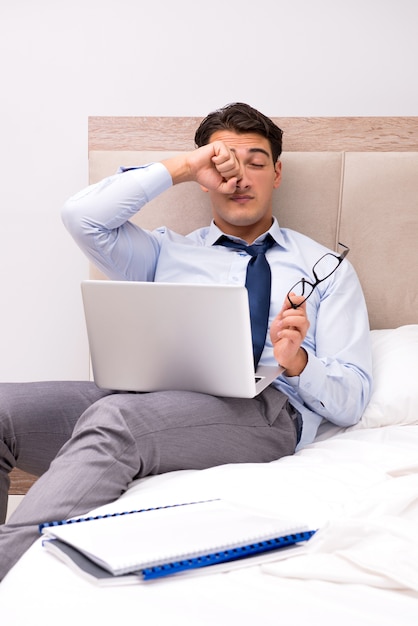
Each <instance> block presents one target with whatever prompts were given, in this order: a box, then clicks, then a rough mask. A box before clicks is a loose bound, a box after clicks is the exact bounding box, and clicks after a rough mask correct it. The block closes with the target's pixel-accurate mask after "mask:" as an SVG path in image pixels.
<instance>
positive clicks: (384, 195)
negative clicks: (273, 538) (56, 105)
mask: <svg viewBox="0 0 418 626" xmlns="http://www.w3.org/2000/svg"><path fill="white" fill-rule="evenodd" d="M275 120H276V121H277V122H278V123H279V124H280V125H281V127H282V128H283V129H284V133H285V134H284V154H283V159H282V161H283V184H282V186H281V187H280V189H278V190H277V192H276V195H275V200H274V203H275V206H274V212H275V214H276V215H277V216H278V218H279V221H280V224H281V225H282V226H287V227H290V228H295V229H297V230H300V231H302V232H304V233H306V234H307V235H309V236H311V237H314V238H315V239H317V240H319V241H320V242H321V243H324V244H325V245H328V246H329V247H331V248H335V247H336V244H337V242H338V241H341V242H343V243H345V244H346V245H348V246H350V248H351V252H350V257H349V258H350V260H351V262H352V263H353V265H354V266H355V267H356V269H357V272H358V274H359V277H360V280H361V282H362V285H363V289H364V292H365V296H366V300H367V304H368V310H369V317H370V326H371V336H372V349H373V374H374V388H373V394H372V398H371V401H370V403H369V405H368V407H367V409H366V411H365V413H364V416H363V418H362V420H361V422H360V423H359V424H358V425H356V426H354V427H351V428H347V429H339V428H337V427H333V426H332V425H330V424H324V425H322V426H321V427H320V430H319V433H318V436H317V438H316V440H315V442H314V443H313V444H311V445H309V446H307V447H305V448H303V449H302V450H300V451H298V452H297V453H296V454H295V455H294V456H292V457H286V458H282V459H280V460H278V461H274V462H272V463H268V464H257V465H256V464H242V465H234V464H231V465H224V466H221V467H216V468H213V469H208V470H203V471H179V472H172V473H170V474H166V475H162V476H154V477H149V478H145V479H142V480H140V481H136V482H135V483H133V484H132V485H131V486H130V488H129V489H128V491H127V492H126V493H125V494H124V495H123V496H121V498H120V499H119V500H118V501H116V502H113V503H109V504H108V505H106V506H105V507H101V509H99V510H98V511H96V512H100V513H107V512H115V511H120V510H130V509H135V508H144V507H148V506H149V507H154V506H159V505H166V504H171V503H175V502H187V501H192V500H195V499H206V498H212V497H220V498H225V499H228V500H231V501H233V502H236V503H239V504H241V503H242V504H248V503H251V506H252V507H255V508H257V509H259V510H260V511H265V512H269V513H273V514H277V516H279V517H287V518H293V519H296V520H303V521H305V522H306V523H307V524H308V525H310V526H312V527H315V528H318V529H319V530H318V532H317V533H316V534H315V535H314V537H313V538H312V539H311V540H310V541H309V542H307V543H306V545H305V546H303V548H302V549H300V550H298V551H297V552H294V553H292V552H289V553H287V554H286V555H284V556H283V555H282V556H281V557H280V556H279V554H278V555H277V558H275V559H274V560H271V558H266V559H264V560H263V559H262V560H261V562H258V563H256V564H255V563H252V562H250V561H243V562H241V563H240V565H239V567H236V568H231V569H229V571H222V572H219V571H216V570H214V571H211V570H210V568H207V570H206V571H205V572H203V573H200V574H199V575H197V574H195V575H192V576H184V575H179V576H178V577H172V578H168V579H166V580H160V581H155V582H152V583H147V584H132V585H125V586H113V587H112V588H102V587H99V586H96V585H94V584H91V583H90V582H88V581H86V580H84V579H83V578H82V577H80V576H79V575H77V574H76V573H74V572H73V571H72V570H71V569H70V568H68V567H67V566H66V565H65V564H64V563H62V562H61V561H59V560H58V559H56V558H54V556H52V555H50V554H48V553H47V552H46V551H45V550H44V549H43V548H42V542H41V540H39V541H37V542H36V543H35V544H34V545H33V546H32V547H31V548H30V549H29V550H28V551H27V552H26V553H25V554H24V556H23V557H22V558H21V559H20V561H19V562H18V563H17V564H16V566H15V567H14V568H13V569H12V570H11V571H10V573H9V574H8V575H7V577H6V578H5V579H4V581H3V582H2V584H1V585H0V606H1V619H2V623H5V624H8V626H14V625H15V624H16V625H17V624H19V625H21V624H24V623H31V622H33V620H34V617H37V618H38V619H39V620H40V619H42V623H43V624H44V625H48V626H49V625H50V624H51V625H52V624H55V623H56V622H57V621H58V620H59V621H60V622H61V623H65V624H67V623H68V624H69V623H72V624H74V623H77V622H79V623H87V620H91V621H94V623H99V624H102V625H106V624H109V625H110V624H113V623H115V622H121V621H127V620H130V619H134V620H135V622H138V623H146V622H147V621H152V622H153V623H154V624H163V623H165V622H166V621H167V622H169V623H171V624H173V625H177V624H182V625H184V624H187V625H193V626H194V625H199V626H204V625H209V624H210V625H213V624H222V625H223V624H225V625H226V624H228V625H229V624H231V625H232V624H240V626H245V625H246V624H254V623H259V624H263V626H264V625H266V626H268V625H270V624H277V623H280V622H284V623H288V624H296V625H298V624H302V623H306V622H310V623H311V624H321V625H324V624H336V623H338V624H339V625H340V626H344V625H346V624H347V625H350V626H352V625H353V624H361V625H363V624H364V625H369V624H370V625H374V624H379V626H385V625H388V626H389V625H390V626H393V624H400V625H405V626H407V625H408V626H409V625H411V626H412V625H414V626H416V624H417V623H418V539H417V534H416V528H417V524H418V388H417V382H416V381H417V380H418V279H417V268H418V246H417V237H418V118H275ZM198 122H199V119H198V118H132V117H129V118H111V117H95V118H90V120H89V171H90V180H91V182H94V181H96V180H99V179H100V178H102V177H103V176H106V175H108V174H111V173H113V172H114V171H115V170H116V169H117V167H118V166H119V165H125V166H129V165H133V164H139V163H143V162H149V161H152V160H157V159H160V158H163V157H164V156H166V155H167V154H169V152H167V150H168V148H169V149H170V153H171V152H177V151H181V150H188V149H191V148H192V147H193V143H192V138H193V132H194V128H195V127H196V125H197V124H198ZM205 200H206V198H205V197H204V194H201V193H200V191H199V189H198V188H197V186H195V185H193V184H184V185H180V186H178V187H176V188H173V189H171V190H169V191H168V192H166V194H164V195H163V196H161V197H160V198H158V199H156V200H154V201H153V202H152V203H150V205H149V206H147V207H146V209H145V210H144V211H143V212H142V213H141V217H140V219H141V222H140V223H141V224H142V225H143V226H144V227H147V228H153V227H155V226H158V225H161V224H165V225H167V226H169V227H171V228H174V229H176V230H178V231H180V232H187V231H189V230H192V229H194V228H197V227H199V226H201V225H203V224H205V223H207V221H208V220H209V219H210V211H209V207H208V206H207V205H206V204H205ZM179 204H181V207H182V210H181V211H179V210H176V206H177V205H179ZM92 276H94V277H97V276H98V275H97V272H96V271H95V270H93V269H92Z"/></svg>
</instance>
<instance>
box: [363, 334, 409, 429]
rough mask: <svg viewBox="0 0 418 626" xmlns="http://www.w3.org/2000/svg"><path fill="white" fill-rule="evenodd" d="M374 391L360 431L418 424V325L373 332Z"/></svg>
mask: <svg viewBox="0 0 418 626" xmlns="http://www.w3.org/2000/svg"><path fill="white" fill-rule="evenodd" d="M371 341H372V358H373V389H372V396H371V398H370V402H369V404H368V405H367V407H366V410H365V411H364V414H363V417H362V418H361V420H360V422H359V423H358V425H357V428H378V427H379V426H388V425H390V424H418V324H410V325H407V326H400V327H399V328H394V329H391V330H372V331H371Z"/></svg>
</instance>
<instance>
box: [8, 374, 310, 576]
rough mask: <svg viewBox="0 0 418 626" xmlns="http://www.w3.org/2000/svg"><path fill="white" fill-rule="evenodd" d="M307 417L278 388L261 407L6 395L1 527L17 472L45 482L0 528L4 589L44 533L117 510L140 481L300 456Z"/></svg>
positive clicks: (179, 399) (96, 393)
mask: <svg viewBox="0 0 418 626" xmlns="http://www.w3.org/2000/svg"><path fill="white" fill-rule="evenodd" d="M299 428H300V416H299V413H297V412H296V411H295V410H294V409H293V407H291V406H290V404H289V403H288V401H287V398H286V396H284V395H283V394H282V393H281V392H279V391H277V390H276V389H274V388H272V387H269V388H267V389H266V390H265V391H264V392H262V393H261V394H260V395H259V396H257V397H256V398H254V399H251V400H248V399H236V398H220V397H214V396H208V395H205V394H198V393H189V392H176V391H167V392H158V393H144V394H136V393H112V392H109V391H103V390H100V389H98V388H97V387H96V386H95V385H94V383H89V382H40V383H3V384H1V385H0V515H1V516H2V517H1V518H0V521H1V522H4V519H5V514H6V507H7V492H8V488H9V472H10V471H11V469H13V467H15V466H17V467H19V468H20V469H23V470H26V471H29V472H31V473H34V474H36V475H38V476H40V478H39V479H38V480H37V482H36V483H35V485H34V486H33V487H32V488H31V489H30V490H29V492H28V493H27V495H26V496H25V498H24V499H23V500H22V502H21V504H20V505H19V506H18V508H17V509H16V511H15V512H14V514H13V515H12V516H11V517H10V519H9V521H8V523H7V524H3V525H2V526H0V580H1V579H2V578H3V577H4V576H5V574H6V573H7V572H8V570H9V569H10V568H11V567H12V566H13V565H14V564H15V563H16V562H17V560H18V559H19V558H20V556H21V555H22V554H23V553H24V552H25V551H26V549H27V548H28V547H29V546H30V545H31V544H32V543H33V542H34V541H35V540H36V539H37V537H38V536H39V533H38V524H40V523H41V522H44V521H51V520H57V519H66V518H68V517H72V516H77V515H83V514H85V513H87V512H88V511H89V510H91V509H93V508H95V507H98V506H101V505H103V504H106V503H107V502H111V501H113V500H115V499H116V498H118V497H119V496H120V495H121V494H122V493H123V492H124V491H126V489H127V487H128V485H129V483H130V482H131V481H132V480H133V479H135V478H139V477H143V476H149V475H152V474H160V473H163V472H169V471H173V470H179V469H203V468H207V467H212V466H215V465H220V464H224V463H261V462H268V461H272V460H275V459H278V458H280V457H282V456H285V455H289V454H293V452H294V450H295V447H296V444H297V440H298V429H299Z"/></svg>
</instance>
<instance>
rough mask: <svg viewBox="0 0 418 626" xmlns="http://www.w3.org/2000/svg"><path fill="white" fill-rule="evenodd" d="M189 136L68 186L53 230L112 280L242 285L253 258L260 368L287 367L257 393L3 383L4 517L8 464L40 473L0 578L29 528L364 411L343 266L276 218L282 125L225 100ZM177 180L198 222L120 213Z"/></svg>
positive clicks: (360, 358) (365, 373)
mask: <svg viewBox="0 0 418 626" xmlns="http://www.w3.org/2000/svg"><path fill="white" fill-rule="evenodd" d="M195 140H196V144H197V146H198V147H197V149H196V150H193V151H191V152H188V153H185V154H182V155H180V156H175V157H173V158H169V159H166V160H164V161H162V162H161V163H155V164H151V165H148V166H145V167H141V168H133V169H129V170H127V171H121V172H120V173H118V174H116V175H115V176H112V177H110V178H108V179H106V180H104V181H102V182H101V183H98V184H96V185H92V186H91V187H89V188H87V189H86V190H84V191H82V192H80V193H79V194H77V195H75V196H74V197H73V198H71V199H70V200H69V201H68V202H67V203H66V205H65V207H64V209H63V219H64V223H65V224H66V226H67V228H68V230H69V231H70V233H71V234H72V236H73V237H74V239H75V240H76V242H77V243H78V244H79V245H80V247H81V249H82V250H83V251H84V252H85V254H86V255H87V256H88V257H89V258H90V259H91V260H92V261H93V262H94V263H95V264H96V265H97V266H98V267H99V268H100V269H101V270H102V271H104V272H105V273H106V274H107V275H108V276H109V277H110V278H113V279H124V280H150V281H153V280H154V281H165V282H170V281H172V282H194V283H196V282H213V283H234V284H236V283H237V282H238V283H241V284H248V285H249V283H246V277H247V270H248V272H250V265H252V264H254V265H255V263H254V262H253V261H252V259H253V258H254V256H253V255H255V254H257V253H258V252H259V251H261V252H262V255H261V256H260V258H261V260H262V264H264V269H266V267H265V266H266V265H267V271H268V273H269V275H270V273H271V277H269V279H268V280H269V281H271V289H270V291H271V293H270V295H271V301H270V306H269V311H270V313H269V320H268V322H269V332H268V333H267V334H266V333H265V330H264V334H263V339H262V345H261V352H262V354H261V358H260V363H264V364H273V363H274V362H275V361H277V362H279V363H280V364H281V365H282V366H283V367H284V368H285V372H284V374H282V375H281V376H280V377H279V378H278V379H277V380H276V381H275V382H274V384H272V385H271V386H270V387H268V388H267V389H266V390H264V391H263V392H262V393H261V394H260V395H259V396H257V397H256V398H254V399H239V398H238V399H237V398H218V397H212V396H208V395H204V394H198V393H189V392H175V391H169V390H168V391H166V392H156V393H145V394H132V393H111V392H110V391H105V390H100V389H98V388H97V387H96V386H95V385H94V384H93V383H89V382H80V383H77V382H74V383H61V382H50V383H23V384H18V383H16V384H4V385H1V386H0V428H1V438H0V470H1V473H0V481H1V482H0V494H1V500H0V502H2V506H3V513H2V514H3V516H4V514H5V504H6V499H7V487H8V482H7V475H8V474H7V473H8V471H10V469H12V467H14V466H15V465H17V466H18V467H21V468H22V469H26V470H29V471H32V472H33V473H36V474H38V475H41V478H39V480H38V481H37V483H36V484H35V485H34V486H33V487H32V489H31V490H30V491H29V493H28V494H27V495H26V497H25V498H24V499H23V501H22V503H21V505H20V506H19V507H18V509H17V510H16V512H15V513H14V514H13V515H12V517H11V519H10V520H9V522H8V524H6V525H3V526H2V527H1V530H0V578H2V577H3V576H4V575H5V574H6V572H7V571H8V570H9V569H10V567H11V566H12V565H13V564H14V563H15V562H16V561H17V560H18V558H19V557H20V555H21V554H22V553H23V552H24V551H25V550H26V548H27V547H28V546H29V545H30V544H31V543H32V542H33V541H34V540H35V539H36V538H37V536H38V531H37V526H38V524H39V523H40V522H43V521H46V520H52V519H63V518H68V517H73V516H78V515H82V514H84V513H86V512H87V511H89V510H90V509H92V508H95V507H97V506H100V505H103V504H105V503H106V502H109V501H112V500H114V499H116V498H117V497H118V496H119V495H120V494H121V493H123V491H125V490H126V488H127V486H128V484H129V483H130V482H131V481H132V480H133V479H134V478H138V477H142V476H147V475H151V474H157V473H162V472H167V471H173V470H178V469H189V468H195V469H199V468H205V467H210V466H214V465H218V464H223V463H240V462H268V461H272V460H274V459H278V458H280V457H281V456H284V455H289V454H292V453H293V452H294V450H295V447H296V445H297V444H298V441H299V439H300V437H301V439H300V441H299V446H302V445H305V444H306V443H309V442H311V441H312V440H313V439H314V437H315V434H316V431H317V428H318V426H319V424H320V423H321V421H322V420H323V419H326V420H329V421H330V422H333V423H335V424H338V425H341V426H348V425H351V424H354V423H356V422H357V421H358V420H359V419H360V417H361V415H362V412H363V410H364V408H365V406H366V404H367V401H368V398H369V394H370V387H371V374H370V372H371V354H370V346H369V327H368V318H367V312H366V307H365V303H364V298H363V295H362V291H361V288H360V285H359V282H358V280H357V277H356V274H355V272H354V270H353V268H352V266H351V265H350V263H349V262H348V261H344V263H341V260H342V258H343V257H340V258H338V257H337V256H336V255H333V254H330V251H329V250H327V249H325V248H323V246H321V245H319V244H318V243H316V242H314V241H312V240H310V239H308V238H307V237H305V236H303V235H301V234H299V233H296V232H293V231H289V230H286V229H280V228H279V225H278V223H277V221H276V220H275V219H273V218H272V194H273V191H274V189H276V188H277V187H278V186H279V185H280V182H281V175H282V172H281V163H280V160H279V157H280V154H281V149H282V132H281V130H280V129H279V128H278V127H277V126H276V125H275V124H273V122H272V121H271V120H270V119H269V118H267V117H265V116H264V115H262V114H261V113H259V112H258V111H256V110H255V109H253V108H251V107H249V106H248V105H246V104H240V103H235V104H232V105H228V106H227V107H224V108H223V109H220V110H219V111H215V112H213V113H211V114H209V115H208V117H207V118H206V119H205V120H203V122H202V123H201V125H200V126H199V128H198V130H197V132H196V136H195ZM184 181H195V182H197V183H198V184H199V185H200V186H201V187H202V190H203V192H205V193H208V194H209V196H210V200H211V204H212V211H213V222H212V224H211V225H210V226H209V227H207V228H203V229H200V230H199V231H196V232H194V233H192V234H190V235H188V236H187V237H183V236H180V235H178V234H176V233H173V232H171V231H169V230H168V229H166V228H161V229H157V230H155V231H153V232H146V231H144V230H142V229H140V228H138V227H137V226H135V225H133V224H132V223H131V222H130V221H128V220H129V218H130V217H131V216H132V215H134V214H135V213H136V212H137V211H139V210H140V209H141V207H142V206H143V205H144V204H145V203H146V202H148V201H149V200H151V199H152V198H153V197H155V196H156V195H158V194H160V193H162V192H163V191H164V190H165V189H167V188H168V187H170V186H171V185H172V184H179V183H181V182H184ZM173 210H174V209H173ZM180 210H181V209H180ZM245 244H251V248H247V249H243V246H244V245H245ZM265 244H266V245H265ZM254 251H255V252H254ZM324 255H326V256H325V260H327V259H328V260H329V259H331V261H332V262H333V266H332V268H331V270H329V269H326V271H325V274H324V275H323V276H322V275H320V272H319V269H318V268H319V267H320V264H321V263H323V261H321V262H320V264H318V265H315V264H316V263H317V262H318V260H319V259H320V258H322V257H323V256H324ZM258 258H259V257H258V256H257V260H258ZM266 259H267V263H264V261H265V260H266ZM313 266H315V267H316V271H315V273H314V274H313V270H312V268H313ZM315 275H316V278H317V281H316V283H314V285H313V290H312V293H310V292H309V293H308V292H306V291H305V287H309V284H308V283H307V282H302V287H303V289H302V291H301V293H300V294H299V295H298V293H297V289H296V288H295V291H294V292H292V293H290V294H288V291H289V289H290V287H291V286H292V285H295V283H297V282H298V281H299V280H300V279H301V278H303V281H311V282H312V279H313V278H312V277H313V276H315ZM325 276H326V279H324V280H322V278H325ZM249 294H250V288H249ZM267 295H268V294H267ZM307 295H309V297H308V298H307V299H306V296H307ZM249 297H250V296H249ZM250 299H251V297H250ZM256 304H257V302H256ZM166 314H169V312H165V311H163V312H162V315H161V319H160V320H156V324H157V329H158V324H163V323H164V315H166ZM266 321H267V320H266ZM202 332H205V329H202ZM264 336H265V338H264ZM196 349H197V350H198V349H199V346H196ZM257 359H258V357H257ZM302 422H303V428H302Z"/></svg>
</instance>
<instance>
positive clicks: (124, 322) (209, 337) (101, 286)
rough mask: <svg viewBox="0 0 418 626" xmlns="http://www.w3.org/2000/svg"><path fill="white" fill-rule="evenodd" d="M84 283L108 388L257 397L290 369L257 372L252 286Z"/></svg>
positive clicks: (96, 360)
mask: <svg viewBox="0 0 418 626" xmlns="http://www.w3.org/2000/svg"><path fill="white" fill-rule="evenodd" d="M81 288H82V295H83V303H84V311H85V317H86V324H87V334H88V339H89V345H90V353H91V363H92V370H93V377H94V381H95V383H96V384H97V385H98V386H99V387H101V388H105V389H114V390H120V391H160V390H168V389H176V390H187V391H197V392H201V393H208V394H212V395H217V396H230V397H240V398H252V397H254V396H256V395H257V394H258V393H260V391H262V390H263V389H264V388H265V387H266V386H267V385H269V384H270V383H271V382H272V381H273V380H274V379H275V378H276V377H277V376H279V374H280V373H281V372H282V371H283V368H281V367H279V366H259V367H258V369H257V372H256V373H254V361H253V352H252V342H251V327H250V317H249V307H248V295H247V290H246V289H245V287H238V286H229V285H188V284H177V283H174V284H173V283H158V282H157V283H152V282H130V281H129V282H128V281H110V280H88V281H84V282H83V283H82V285H81Z"/></svg>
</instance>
